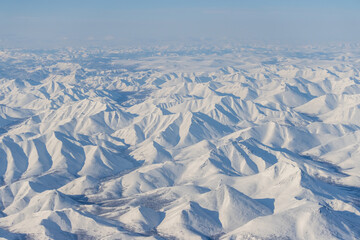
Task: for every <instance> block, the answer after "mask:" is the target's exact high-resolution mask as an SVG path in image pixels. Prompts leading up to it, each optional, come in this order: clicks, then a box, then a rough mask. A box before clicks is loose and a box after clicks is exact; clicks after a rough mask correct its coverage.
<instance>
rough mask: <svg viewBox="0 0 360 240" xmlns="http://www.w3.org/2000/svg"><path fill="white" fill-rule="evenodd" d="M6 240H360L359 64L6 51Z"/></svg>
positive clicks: (241, 56) (333, 55) (351, 58)
mask: <svg viewBox="0 0 360 240" xmlns="http://www.w3.org/2000/svg"><path fill="white" fill-rule="evenodd" d="M0 238H4V239H61V240H63V239H306V240H308V239H314V240H315V239H316V240H321V239H326V240H330V239H360V51H359V46H333V47H329V48H325V47H324V48H320V47H319V48H311V47H309V48H302V49H286V48H275V47H268V48H261V47H249V46H245V47H223V48H215V47H213V48H200V47H187V48H186V47H183V48H178V49H174V48H160V47H159V48H152V49H127V50H110V49H105V50H103V49H78V50H74V49H63V50H51V51H50V50H49V51H45V50H43V51H40V50H38V51H35V50H34V51H29V50H2V51H0Z"/></svg>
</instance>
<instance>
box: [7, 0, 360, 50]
mask: <svg viewBox="0 0 360 240" xmlns="http://www.w3.org/2000/svg"><path fill="white" fill-rule="evenodd" d="M359 10H360V1H359V0H337V1H335V0H326V1H325V0H313V1H310V0H247V1H244V0H222V1H221V0H192V1H190V0H167V1H165V0H128V1H124V0H117V1H115V0H102V1H95V0H87V1H85V0H78V1H76V0H73V1H70V0H63V1H57V0H31V1H30V0H0V47H25V48H28V47H29V48H41V47H46V48H52V47H63V46H74V47H78V46H117V47H122V46H125V45H129V44H134V45H136V44H144V43H156V42H160V43H163V42H174V41H175V42H176V41H180V42H191V41H198V40H201V41H207V40H211V41H215V42H216V41H223V40H227V39H231V40H235V41H240V42H244V43H252V42H257V43H286V44H311V43H314V44H318V43H327V42H360V31H359V29H360V27H359V26H360V14H359Z"/></svg>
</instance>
